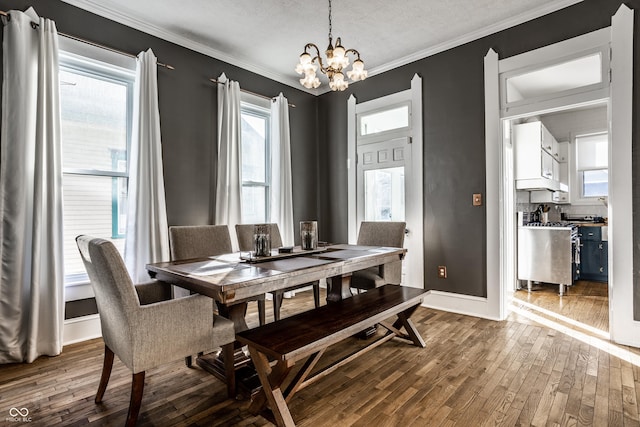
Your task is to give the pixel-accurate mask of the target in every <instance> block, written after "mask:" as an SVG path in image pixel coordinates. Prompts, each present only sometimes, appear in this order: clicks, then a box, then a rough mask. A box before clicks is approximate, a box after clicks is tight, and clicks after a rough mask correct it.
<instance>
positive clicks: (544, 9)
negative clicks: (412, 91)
mask: <svg viewBox="0 0 640 427" xmlns="http://www.w3.org/2000/svg"><path fill="white" fill-rule="evenodd" d="M582 1H583V0H558V1H555V2H553V3H552V4H551V3H549V4H547V5H543V6H540V7H538V8H535V9H532V10H530V11H527V12H525V13H521V14H519V15H515V16H513V17H511V18H509V19H507V20H504V21H500V22H497V23H495V24H492V25H489V26H486V27H483V28H482V29H480V30H477V31H472V32H470V33H467V34H464V35H462V36H460V37H457V38H455V39H452V40H448V41H446V42H444V43H440V44H438V45H435V46H430V47H428V48H426V49H423V50H420V51H418V52H415V53H412V54H411V55H407V56H404V57H402V58H399V59H397V60H395V61H391V62H388V63H386V64H383V65H380V66H378V67H374V68H371V69H370V70H369V76H375V75H376V74H382V73H384V72H386V71H389V70H393V69H394V68H398V67H401V66H403V65H407V64H410V63H412V62H414V61H418V60H420V59H424V58H427V57H429V56H432V55H435V54H437V53H440V52H444V51H446V50H449V49H453V48H454V47H457V46H461V45H463V44H465V43H469V42H472V41H474V40H479V39H481V38H483V37H486V36H490V35H491V34H495V33H498V32H500V31H503V30H506V29H508V28H511V27H515V26H516V25H520V24H523V23H525V22H528V21H531V20H533V19H536V18H539V17H541V16H544V15H548V14H549V13H552V12H555V11H557V10H560V9H564V8H565V7H569V6H572V5H574V4H577V3H581V2H582Z"/></svg>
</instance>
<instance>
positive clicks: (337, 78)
mask: <svg viewBox="0 0 640 427" xmlns="http://www.w3.org/2000/svg"><path fill="white" fill-rule="evenodd" d="M312 49H315V56H314V57H313V58H312V57H311V54H310V53H309V51H311V52H313V51H312ZM348 54H353V55H354V56H356V60H355V61H353V65H352V66H351V71H347V76H348V77H349V78H350V79H351V80H352V81H354V82H357V81H358V80H364V79H366V78H367V71H366V70H365V69H364V62H363V61H362V59H360V53H359V52H358V51H357V50H355V49H345V48H344V46H342V42H341V40H340V37H338V38H337V39H336V45H335V46H334V45H333V37H332V35H331V0H329V46H328V47H327V50H326V51H325V55H326V57H327V59H326V65H325V63H323V62H322V57H321V56H320V49H318V46H316V45H315V44H313V43H307V44H306V45H305V47H304V52H302V54H301V55H300V62H299V63H298V65H296V72H297V73H298V74H303V73H304V78H302V79H300V83H301V84H302V86H304V87H306V88H307V89H311V88H314V89H315V88H317V87H318V86H320V80H319V79H318V77H317V76H316V70H317V69H318V66H317V65H316V64H314V63H315V62H316V60H317V62H318V65H319V66H320V71H322V72H323V73H324V74H326V75H327V77H329V87H330V88H331V90H333V91H336V90H340V91H342V90H345V89H346V88H347V87H349V82H348V81H347V80H346V79H345V77H344V74H343V72H342V71H343V70H344V69H346V68H347V66H348V65H349V57H348V56H347V55H348Z"/></svg>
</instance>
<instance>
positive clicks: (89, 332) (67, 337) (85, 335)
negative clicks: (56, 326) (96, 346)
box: [62, 314, 102, 346]
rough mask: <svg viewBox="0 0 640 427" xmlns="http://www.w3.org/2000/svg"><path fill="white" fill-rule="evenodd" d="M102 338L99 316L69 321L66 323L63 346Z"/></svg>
mask: <svg viewBox="0 0 640 427" xmlns="http://www.w3.org/2000/svg"><path fill="white" fill-rule="evenodd" d="M101 336H102V328H101V327H100V315H99V314H91V315H89V316H82V317H76V318H74V319H67V320H65V321H64V329H63V332H62V337H63V340H62V341H63V342H62V345H63V346H64V345H69V344H74V343H77V342H81V341H87V340H91V339H94V338H100V337H101Z"/></svg>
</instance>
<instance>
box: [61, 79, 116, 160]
mask: <svg viewBox="0 0 640 427" xmlns="http://www.w3.org/2000/svg"><path fill="white" fill-rule="evenodd" d="M60 81H61V82H62V84H61V85H60V100H61V102H60V107H61V108H60V116H61V121H62V123H61V124H62V126H61V136H62V159H63V168H65V169H97V170H104V171H118V172H126V171H127V157H126V152H127V113H128V111H127V96H128V93H127V92H128V88H127V85H126V84H124V83H120V82H114V81H106V80H103V79H100V78H97V77H90V76H85V75H82V74H80V73H77V72H74V71H70V70H65V69H63V70H60Z"/></svg>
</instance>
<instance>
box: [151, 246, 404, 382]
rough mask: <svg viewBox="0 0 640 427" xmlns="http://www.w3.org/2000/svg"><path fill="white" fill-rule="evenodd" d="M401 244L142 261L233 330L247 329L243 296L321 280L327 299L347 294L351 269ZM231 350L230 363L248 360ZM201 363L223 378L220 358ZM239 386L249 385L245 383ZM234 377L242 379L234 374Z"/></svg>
mask: <svg viewBox="0 0 640 427" xmlns="http://www.w3.org/2000/svg"><path fill="white" fill-rule="evenodd" d="M405 253H406V249H403V248H391V247H381V246H358V245H349V244H337V245H330V246H326V247H323V248H319V249H317V250H314V251H303V250H301V249H300V248H296V249H294V251H293V253H290V254H279V253H277V251H273V252H272V256H270V257H264V258H262V259H255V258H251V257H249V256H247V255H248V253H247V252H235V253H230V254H224V255H218V256H212V257H208V258H198V259H190V260H180V261H167V262H158V263H152V264H147V270H148V272H149V275H150V276H151V277H152V278H155V279H158V280H161V281H164V282H167V283H171V284H173V285H176V286H180V287H182V288H185V289H188V290H190V291H192V292H195V293H199V294H202V295H206V296H209V297H211V298H213V299H214V300H215V301H216V303H217V306H218V311H219V313H220V314H221V315H222V316H225V317H227V318H229V319H230V320H232V321H233V322H234V325H235V330H236V333H238V332H241V331H244V330H247V329H248V326H247V322H246V319H245V315H246V312H247V302H248V301H249V300H250V299H251V298H252V297H255V296H258V295H263V294H265V293H267V292H272V291H276V290H282V289H287V288H290V287H292V286H295V285H300V284H304V283H309V282H313V281H315V280H321V279H326V280H327V303H329V304H330V303H332V302H337V301H340V300H342V299H344V298H349V297H351V296H352V293H351V289H350V283H351V274H352V273H353V272H354V271H358V270H363V269H366V268H369V267H375V266H378V265H382V264H386V263H389V262H393V261H398V260H399V259H403V258H404V255H405ZM238 348H239V351H237V352H236V361H235V366H236V369H241V368H242V367H243V366H245V365H247V364H249V363H250V359H249V358H248V357H247V356H246V355H244V353H243V352H242V351H240V345H238ZM197 363H198V365H199V366H201V367H202V368H203V369H205V370H207V371H209V372H210V373H212V374H214V375H216V376H217V377H219V378H221V379H222V380H224V378H225V377H224V364H223V363H222V362H221V361H220V359H219V357H218V356H217V355H204V356H201V357H199V358H198V359H197ZM247 382H249V380H247V379H244V383H245V386H246V387H248V388H251V386H249V385H247V384H246V383H247ZM239 383H240V384H242V383H243V379H242V378H239Z"/></svg>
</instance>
